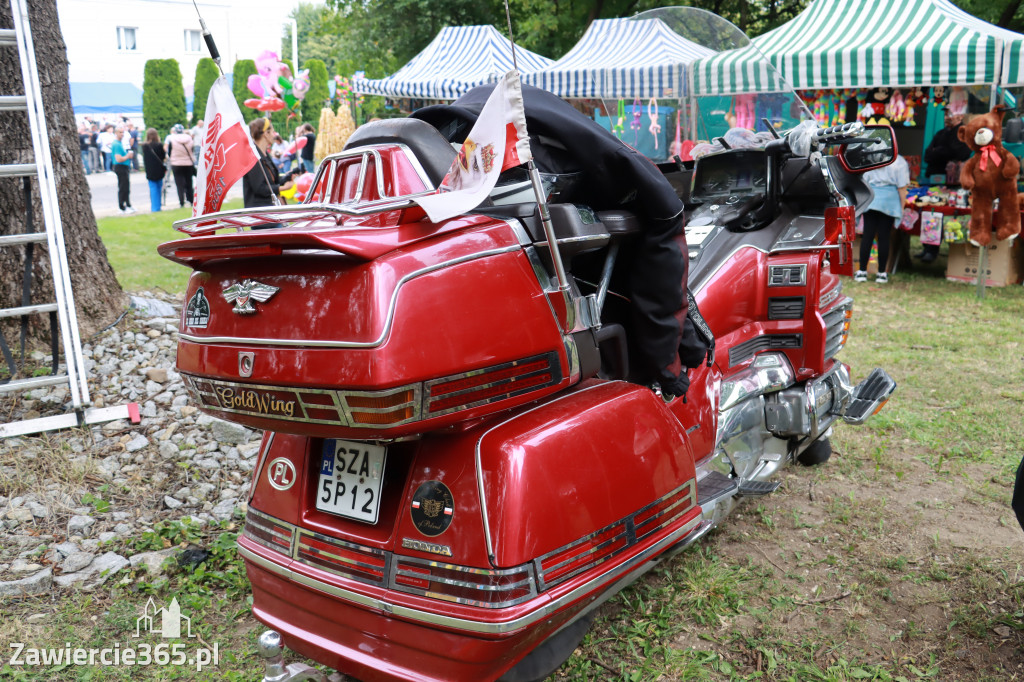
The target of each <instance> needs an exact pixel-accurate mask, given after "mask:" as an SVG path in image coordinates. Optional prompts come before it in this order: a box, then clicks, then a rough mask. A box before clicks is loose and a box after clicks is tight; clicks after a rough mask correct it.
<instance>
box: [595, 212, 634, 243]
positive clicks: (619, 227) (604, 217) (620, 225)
mask: <svg viewBox="0 0 1024 682" xmlns="http://www.w3.org/2000/svg"><path fill="white" fill-rule="evenodd" d="M597 219H598V220H600V221H601V223H602V224H603V225H604V227H605V229H606V230H608V234H610V235H611V236H613V237H626V236H628V235H632V234H639V232H640V230H641V229H642V228H641V225H640V219H639V218H637V217H636V214H635V213H630V212H629V211H598V212H597Z"/></svg>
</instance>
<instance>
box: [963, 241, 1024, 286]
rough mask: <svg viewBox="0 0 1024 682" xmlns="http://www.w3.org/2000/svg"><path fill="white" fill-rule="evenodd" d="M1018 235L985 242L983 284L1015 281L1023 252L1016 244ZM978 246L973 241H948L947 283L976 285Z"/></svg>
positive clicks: (1021, 267)
mask: <svg viewBox="0 0 1024 682" xmlns="http://www.w3.org/2000/svg"><path fill="white" fill-rule="evenodd" d="M1020 242H1021V240H1020V238H1018V239H1013V240H1005V241H1001V242H992V243H991V244H989V245H988V247H987V249H988V254H987V260H988V262H987V263H986V267H985V284H986V286H990V287H1005V286H1007V285H1009V284H1017V283H1019V282H1020V281H1021V275H1022V273H1024V251H1022V249H1021V246H1020ZM980 254H981V249H979V248H978V247H976V246H974V245H973V244H969V243H968V244H950V245H949V263H948V265H947V266H946V279H948V280H949V281H951V282H964V283H965V284H977V282H978V256H979V255H980Z"/></svg>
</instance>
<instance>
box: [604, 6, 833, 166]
mask: <svg viewBox="0 0 1024 682" xmlns="http://www.w3.org/2000/svg"><path fill="white" fill-rule="evenodd" d="M617 21H626V22H628V24H627V25H626V27H625V29H623V33H624V34H627V35H629V36H631V37H633V38H634V39H635V40H636V44H635V46H631V48H630V49H631V57H630V60H629V62H628V63H629V64H630V66H629V67H621V66H618V67H610V66H609V65H608V64H606V63H605V62H606V61H607V60H606V58H605V56H603V55H600V54H598V55H595V56H592V57H591V58H590V60H589V66H590V67H591V68H590V69H589V71H590V73H591V78H592V80H593V83H592V87H593V90H594V92H597V93H599V100H598V102H599V104H598V106H597V107H596V111H595V118H596V120H597V121H598V122H599V123H601V124H602V125H604V126H605V127H606V128H608V129H609V130H611V131H612V133H613V134H615V136H616V137H618V138H619V139H620V140H622V141H623V142H625V143H626V144H629V145H630V146H632V147H634V148H635V149H637V150H638V151H640V152H641V153H643V154H644V155H645V156H647V157H649V158H651V159H653V160H654V161H658V162H661V161H670V160H672V159H673V158H674V157H676V156H679V157H680V158H681V159H682V160H684V161H689V160H691V159H693V158H695V157H700V156H704V155H707V154H713V153H715V152H718V151H722V150H724V149H738V148H760V147H763V146H764V144H765V143H766V142H768V141H769V140H771V139H773V138H774V136H775V135H781V134H785V133H786V132H787V131H789V130H791V129H793V128H794V127H796V126H797V125H798V124H800V122H801V121H804V120H814V116H813V115H812V113H811V111H810V110H809V109H808V107H807V106H806V104H805V103H804V102H803V101H802V100H801V99H800V97H798V96H797V94H796V93H795V92H794V91H793V89H792V88H791V87H790V86H789V84H788V83H787V82H786V81H785V79H783V78H782V76H781V75H780V74H779V73H778V72H777V71H776V69H775V68H774V67H773V66H772V65H771V64H770V63H769V61H768V60H767V59H766V58H765V57H764V56H763V55H762V53H761V52H760V51H759V50H758V49H757V47H756V45H755V44H754V43H753V42H751V41H750V40H749V39H748V38H747V36H746V35H745V34H744V33H743V32H742V31H741V30H740V29H739V28H737V27H736V26H734V25H733V24H732V23H730V22H729V21H727V20H725V19H723V18H722V17H720V16H718V15H716V14H713V13H711V12H707V11H705V10H701V9H697V8H693V7H665V8H659V9H653V10H649V11H646V12H642V13H640V14H638V15H636V16H634V17H631V18H629V19H628V20H617ZM620 63H621V62H620ZM825 118H826V117H825V116H822V120H819V121H818V124H819V125H831V124H832V123H831V122H826V121H825V120H824V119H825ZM739 180H743V179H742V178H741V179H739ZM750 180H751V182H753V183H754V184H755V185H756V182H757V178H751V179H750Z"/></svg>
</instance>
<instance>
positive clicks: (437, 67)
mask: <svg viewBox="0 0 1024 682" xmlns="http://www.w3.org/2000/svg"><path fill="white" fill-rule="evenodd" d="M516 64H517V65H518V66H519V73H520V74H522V75H523V76H525V75H526V74H529V73H530V72H532V71H536V70H537V69H542V68H544V67H546V66H547V65H549V64H551V60H550V59H548V58H547V57H542V56H540V55H539V54H536V53H534V52H530V51H529V50H524V49H523V48H521V47H516ZM511 69H512V43H511V42H509V39H508V38H506V37H505V36H503V35H501V33H499V32H498V30H497V29H496V28H494V27H493V26H449V27H447V28H443V29H441V32H440V33H438V34H437V37H436V38H434V40H432V41H431V42H430V44H429V45H427V46H426V47H425V48H423V51H422V52H420V53H419V54H418V55H416V56H415V57H413V58H412V59H411V60H409V63H408V64H406V65H405V66H403V67H402V68H400V69H399V70H398V71H396V72H395V73H393V74H391V75H390V76H388V77H387V78H381V79H377V80H370V79H366V78H357V79H355V80H353V81H352V88H353V90H355V91H356V92H357V93H359V94H362V95H384V96H386V97H412V98H416V99H458V98H459V97H460V96H462V95H463V94H465V93H466V92H467V91H468V90H470V89H471V88H475V87H476V86H478V85H483V84H484V83H491V82H495V81H497V80H498V79H499V78H501V76H503V75H504V74H505V73H507V72H508V71H510V70H511Z"/></svg>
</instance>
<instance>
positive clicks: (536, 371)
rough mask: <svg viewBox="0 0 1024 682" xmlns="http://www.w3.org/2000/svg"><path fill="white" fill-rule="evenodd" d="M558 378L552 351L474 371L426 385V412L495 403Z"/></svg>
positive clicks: (556, 365) (546, 384)
mask: <svg viewBox="0 0 1024 682" xmlns="http://www.w3.org/2000/svg"><path fill="white" fill-rule="evenodd" d="M560 380H561V376H560V374H559V372H558V359H557V356H555V354H554V353H549V354H547V355H543V356H538V357H533V358H526V359H524V360H517V361H514V362H509V363H505V364H503V365H497V366H495V367H489V368H487V369H483V370H477V371H475V372H470V373H468V374H465V375H460V376H458V377H451V378H446V379H438V380H436V381H433V382H429V383H428V384H427V391H428V393H427V396H428V397H427V405H428V407H427V412H428V413H429V414H439V413H442V412H446V411H449V410H455V409H463V408H466V407H470V406H473V405H476V404H481V403H486V402H494V401H496V400H503V399H505V398H511V397H512V396H515V395H519V394H520V393H523V392H525V391H529V390H531V389H534V388H540V387H544V386H552V385H554V384H557V383H558V382H559V381H560Z"/></svg>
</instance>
